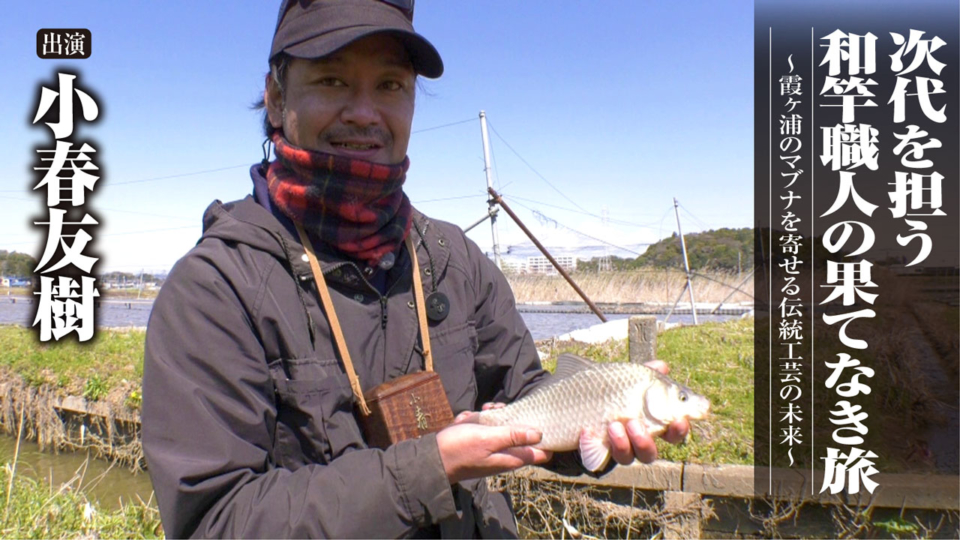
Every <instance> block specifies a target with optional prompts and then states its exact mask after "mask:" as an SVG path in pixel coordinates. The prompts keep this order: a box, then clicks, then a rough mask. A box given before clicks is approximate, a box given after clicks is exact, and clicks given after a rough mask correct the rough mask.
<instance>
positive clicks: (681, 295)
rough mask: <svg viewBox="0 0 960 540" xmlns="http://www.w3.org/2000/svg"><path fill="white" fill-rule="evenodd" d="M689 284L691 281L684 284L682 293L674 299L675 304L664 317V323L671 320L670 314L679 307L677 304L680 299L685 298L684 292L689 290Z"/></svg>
mask: <svg viewBox="0 0 960 540" xmlns="http://www.w3.org/2000/svg"><path fill="white" fill-rule="evenodd" d="M689 285H690V283H689V282H687V283H684V284H683V288H682V289H680V294H678V295H677V299H676V300H674V301H673V305H672V306H670V311H668V312H667V316H666V317H664V318H663V324H667V321H669V320H670V316H671V315H673V310H675V309H677V304H679V303H680V299H681V298H683V293H685V292H687V286H689Z"/></svg>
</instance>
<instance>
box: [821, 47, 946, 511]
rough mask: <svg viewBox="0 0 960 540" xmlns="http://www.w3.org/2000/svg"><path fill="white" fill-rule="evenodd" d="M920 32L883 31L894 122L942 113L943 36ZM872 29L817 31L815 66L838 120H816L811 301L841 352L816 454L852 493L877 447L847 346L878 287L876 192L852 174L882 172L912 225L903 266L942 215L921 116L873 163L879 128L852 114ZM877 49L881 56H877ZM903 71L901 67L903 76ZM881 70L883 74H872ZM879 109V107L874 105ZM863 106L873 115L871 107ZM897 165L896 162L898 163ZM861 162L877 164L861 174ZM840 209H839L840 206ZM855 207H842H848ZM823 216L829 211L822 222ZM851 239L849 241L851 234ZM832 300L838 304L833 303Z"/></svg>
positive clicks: (867, 475)
mask: <svg viewBox="0 0 960 540" xmlns="http://www.w3.org/2000/svg"><path fill="white" fill-rule="evenodd" d="M923 35H924V32H922V31H919V30H910V33H909V36H908V37H905V36H903V35H901V34H898V33H895V32H890V39H892V42H893V44H894V46H899V48H898V49H897V50H896V52H895V53H894V54H893V55H889V58H890V69H891V71H892V72H893V73H894V74H895V75H896V83H895V85H894V88H893V89H892V92H891V94H890V97H889V99H888V100H887V101H886V102H882V100H881V102H882V103H885V105H886V106H888V110H889V112H890V113H891V119H892V121H893V122H892V123H893V124H894V126H896V125H897V124H901V123H903V122H905V118H906V116H907V113H908V112H909V113H910V114H911V118H914V117H918V116H919V115H917V114H915V113H918V112H919V113H922V115H923V117H925V118H926V119H927V121H929V122H934V123H942V122H944V121H945V120H946V115H945V111H946V105H945V104H942V106H939V108H938V105H941V104H940V103H936V99H935V98H936V96H937V95H939V94H945V93H946V90H945V89H944V84H943V82H942V81H940V80H939V79H937V78H936V76H938V75H939V74H940V71H941V70H942V69H943V67H944V64H943V63H942V62H939V61H938V60H937V59H936V58H934V56H933V53H934V52H935V51H937V50H938V49H939V48H941V47H942V46H943V45H945V43H944V42H943V40H941V39H940V38H938V37H934V38H932V39H923ZM879 39H880V38H878V37H877V36H875V35H874V34H872V33H867V34H866V35H857V34H852V33H846V32H843V31H842V30H836V31H834V32H831V33H830V34H828V35H826V36H824V37H822V38H821V40H822V41H823V42H825V43H824V44H822V45H821V47H823V48H825V49H826V52H825V53H824V56H823V60H822V62H821V63H820V66H821V67H823V66H827V75H826V76H825V77H824V84H823V85H822V87H821V90H820V96H821V97H822V98H823V100H824V103H821V104H820V106H821V107H842V113H841V123H840V124H836V125H832V126H820V135H821V155H820V159H821V162H822V164H823V165H824V166H825V167H827V168H829V170H830V171H831V172H833V173H836V175H835V176H832V177H831V178H829V182H822V183H821V185H832V186H835V188H834V189H835V190H836V191H835V193H836V197H835V199H834V200H833V203H832V204H831V205H830V207H829V208H828V209H827V210H826V211H825V212H824V213H823V214H822V215H821V216H820V218H821V219H823V218H826V219H827V223H828V224H829V226H827V227H826V230H825V231H824V234H823V239H822V242H821V244H822V246H823V247H824V248H825V249H826V250H827V251H828V252H829V253H831V254H832V255H835V256H836V257H835V258H837V259H841V260H827V261H826V280H825V281H826V282H825V283H823V284H821V285H820V287H822V288H824V289H827V290H829V293H828V294H827V295H826V298H825V299H824V300H823V301H821V302H820V304H821V305H824V304H833V306H834V309H831V310H830V312H829V313H828V312H824V313H823V315H822V320H823V322H824V323H826V324H827V325H829V326H831V327H833V328H835V329H836V332H837V336H838V338H839V341H840V344H841V345H842V347H844V348H845V349H847V350H848V351H847V352H837V353H836V354H835V358H836V360H835V361H828V362H825V366H826V367H827V368H829V369H830V370H831V371H830V372H829V373H830V375H829V377H828V378H827V380H826V382H825V386H826V388H827V389H828V390H831V391H833V392H834V393H836V395H837V396H838V397H839V398H844V399H838V400H837V401H835V402H834V406H833V407H832V408H831V409H830V410H829V414H830V417H829V421H830V423H831V424H832V425H833V426H834V429H833V433H832V437H831V442H830V444H829V445H828V446H827V448H826V456H825V457H822V458H821V459H823V462H824V465H825V471H824V478H823V484H822V486H821V488H820V492H821V493H822V492H824V491H829V492H830V493H831V494H837V493H840V492H844V491H845V492H847V493H850V494H854V493H858V492H859V491H860V489H861V487H863V488H866V490H867V491H869V492H870V493H873V491H874V490H875V489H876V488H877V482H876V481H874V480H873V479H872V477H873V476H874V475H875V474H877V473H878V472H879V471H878V470H877V468H876V467H875V466H874V465H875V460H876V458H877V457H878V456H877V454H876V453H874V452H873V451H871V450H868V449H865V448H863V446H864V445H865V443H866V439H865V437H864V436H865V435H867V434H868V433H869V426H868V425H867V423H866V422H867V420H868V416H869V415H868V413H867V412H865V411H864V410H863V407H862V405H859V404H857V403H856V399H857V398H858V397H859V396H861V395H867V394H870V392H871V388H870V386H869V383H870V379H872V378H873V376H874V374H875V372H874V369H873V368H871V367H869V366H865V365H862V361H861V359H858V358H855V357H854V356H853V355H852V354H851V353H854V354H855V353H856V352H857V351H865V350H867V349H868V348H869V347H870V343H869V342H868V340H867V339H862V337H857V336H858V335H862V332H858V329H862V328H864V326H860V325H863V324H864V323H863V322H862V321H861V322H859V323H858V322H857V321H859V320H861V319H872V318H875V317H877V313H876V311H875V310H874V309H873V308H872V307H868V306H874V305H875V303H876V300H877V298H878V297H879V296H880V291H879V290H878V289H879V287H878V285H877V284H876V283H874V282H873V279H872V273H873V263H872V262H871V261H870V260H869V259H868V258H869V257H871V256H872V255H873V256H876V254H874V253H872V252H871V249H872V248H873V247H874V244H875V243H876V241H877V235H876V232H875V231H874V228H873V226H872V225H871V222H873V223H876V222H877V219H879V217H880V216H879V214H877V213H875V212H876V211H877V209H878V208H879V205H878V204H876V203H880V202H881V201H873V202H871V201H869V200H868V199H867V198H865V197H863V196H862V195H861V194H860V193H858V191H857V186H858V183H857V178H856V177H857V174H858V173H859V174H861V175H866V176H864V177H862V178H861V179H860V181H859V182H860V183H859V186H860V188H861V190H862V191H863V192H864V193H868V192H869V193H875V192H876V190H875V189H871V184H872V185H873V186H875V185H876V183H877V180H876V179H878V178H886V179H887V181H886V184H887V185H889V186H891V189H890V190H889V192H888V195H889V201H890V203H891V206H890V207H888V209H889V210H890V212H891V214H892V216H893V218H894V219H902V220H903V223H904V225H906V226H907V227H908V228H909V229H908V230H907V231H906V232H911V233H915V234H909V235H903V234H900V235H898V236H897V237H896V241H897V243H899V244H900V245H901V246H904V247H906V246H911V247H916V252H917V255H916V257H915V258H914V259H913V260H912V261H911V262H910V263H908V264H907V266H911V265H915V264H919V263H920V262H922V261H923V260H924V259H926V258H927V256H929V254H930V252H931V249H932V241H931V239H930V237H929V236H928V235H927V234H925V233H923V232H922V231H925V230H927V223H926V221H924V219H928V218H936V217H940V216H944V215H945V213H944V212H943V211H942V209H941V206H942V197H941V183H942V180H943V176H942V175H940V174H939V173H938V172H936V171H935V170H933V168H934V163H933V160H932V159H931V156H930V152H929V150H932V149H937V148H940V147H941V146H942V145H941V143H940V141H939V140H937V139H935V138H931V137H929V136H928V135H929V134H928V133H927V131H925V130H924V129H923V126H919V125H908V126H906V127H904V128H903V131H902V132H896V131H899V130H898V129H897V128H896V127H895V128H894V130H895V132H894V133H893V134H892V135H893V137H892V138H890V139H886V140H887V141H889V142H892V141H894V140H895V141H898V142H897V144H896V146H895V147H893V149H892V153H893V155H895V156H898V157H899V158H900V159H899V167H898V169H899V170H882V171H879V161H878V160H879V157H880V156H881V152H882V151H886V152H890V148H889V147H887V148H886V149H884V148H883V144H882V140H884V135H883V134H882V133H881V132H880V129H878V128H876V127H874V126H872V125H870V124H867V123H862V122H860V123H858V122H856V116H857V113H858V110H860V109H861V108H877V107H880V106H879V105H878V104H877V101H875V100H874V99H872V98H876V97H877V93H882V92H881V90H882V89H881V88H880V85H879V84H878V83H877V82H876V81H875V80H874V79H873V77H877V78H881V77H879V76H878V75H877V69H878V66H877V52H876V49H877V44H878V42H879ZM881 58H884V56H881ZM907 75H909V77H908V76H907ZM881 80H883V79H882V78H881ZM878 112H880V113H883V114H885V113H886V110H884V111H878ZM864 114H871V115H872V116H873V117H874V118H876V115H877V114H878V113H876V112H875V113H864ZM901 167H902V168H901ZM871 171H879V172H878V173H874V174H871V173H870V172H871ZM842 211H846V212H847V215H845V216H844V218H841V217H840V212H842ZM851 213H853V214H858V215H856V216H854V217H850V215H849V214H851ZM830 220H835V221H833V222H831V221H830ZM856 241H859V245H857V244H856ZM839 306H842V308H843V309H840V310H838V309H836V308H837V307H839Z"/></svg>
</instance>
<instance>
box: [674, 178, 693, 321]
mask: <svg viewBox="0 0 960 540" xmlns="http://www.w3.org/2000/svg"><path fill="white" fill-rule="evenodd" d="M679 208H680V203H678V202H677V198H676V197H674V198H673V213H674V214H676V215H677V232H678V233H680V247H681V248H683V269H684V270H686V271H687V291H688V292H689V293H690V312H691V313H693V324H695V325H696V324H699V323H698V322H697V304H696V302H695V301H694V300H693V283H691V282H690V262H689V261H688V260H687V242H686V241H684V239H683V231H682V230H680V210H679Z"/></svg>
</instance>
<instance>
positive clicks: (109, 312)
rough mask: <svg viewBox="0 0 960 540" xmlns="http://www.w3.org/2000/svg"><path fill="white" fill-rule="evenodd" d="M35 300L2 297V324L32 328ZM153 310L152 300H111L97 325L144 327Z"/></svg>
mask: <svg viewBox="0 0 960 540" xmlns="http://www.w3.org/2000/svg"><path fill="white" fill-rule="evenodd" d="M33 301H34V299H33V298H27V297H23V296H0V324H16V325H19V326H32V325H31V323H32V322H33V319H32V317H33V310H34V305H33ZM152 308H153V301H151V300H126V301H125V300H109V301H106V302H102V303H101V305H100V309H99V310H98V311H97V325H98V326H100V327H105V328H124V327H137V326H139V327H144V326H147V319H149V318H150V310H151V309H152Z"/></svg>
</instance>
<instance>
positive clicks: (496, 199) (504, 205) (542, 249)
mask: <svg viewBox="0 0 960 540" xmlns="http://www.w3.org/2000/svg"><path fill="white" fill-rule="evenodd" d="M489 191H490V197H491V198H492V200H493V201H494V202H495V203H497V204H499V205H500V208H503V210H504V211H505V212H506V213H507V214H508V215H509V216H510V217H511V218H513V221H515V222H516V223H517V226H518V227H520V230H522V231H523V232H524V234H526V235H527V237H528V238H530V240H531V241H532V242H533V244H534V245H535V246H537V249H539V250H540V252H541V253H543V254H544V256H546V257H547V260H548V261H550V264H552V265H553V267H554V268H556V269H557V272H560V275H561V276H563V279H565V280H567V283H569V284H570V286H571V287H573V290H575V291H577V294H579V295H580V298H583V301H584V302H586V303H587V305H588V306H590V309H591V310H592V311H593V312H594V313H595V314H596V315H597V317H600V320H601V321H603V322H607V318H606V317H604V315H603V313H601V312H600V309H599V308H598V307H597V306H596V305H595V304H594V303H593V301H591V300H590V299H589V298H588V297H587V294H586V293H584V292H583V291H582V290H581V289H580V287H578V286H577V284H576V283H574V281H573V278H571V277H570V275H569V274H567V272H566V271H565V270H564V269H563V268H562V267H561V266H560V264H559V263H558V262H557V261H556V259H554V258H553V256H552V255H550V252H549V251H547V248H545V247H543V244H541V243H540V241H539V240H537V238H536V237H535V236H533V233H532V232H530V229H528V228H527V226H526V225H524V224H523V222H522V221H520V218H518V217H517V215H516V214H514V213H513V210H511V209H510V207H509V206H507V203H505V202H503V199H502V198H501V197H500V194H499V193H497V192H496V191H494V190H493V188H490V189H489Z"/></svg>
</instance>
